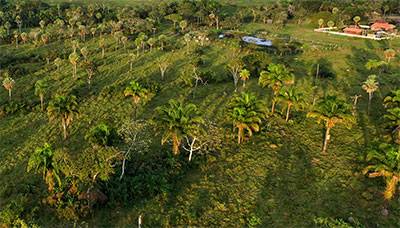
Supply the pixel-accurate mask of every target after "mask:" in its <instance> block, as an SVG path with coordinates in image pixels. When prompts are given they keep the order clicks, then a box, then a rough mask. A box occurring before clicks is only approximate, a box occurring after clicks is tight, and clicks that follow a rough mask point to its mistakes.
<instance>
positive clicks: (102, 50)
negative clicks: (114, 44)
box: [101, 48, 105, 59]
mask: <svg viewBox="0 0 400 228" xmlns="http://www.w3.org/2000/svg"><path fill="white" fill-rule="evenodd" d="M104 54H105V50H104V48H102V49H101V58H102V59H104Z"/></svg>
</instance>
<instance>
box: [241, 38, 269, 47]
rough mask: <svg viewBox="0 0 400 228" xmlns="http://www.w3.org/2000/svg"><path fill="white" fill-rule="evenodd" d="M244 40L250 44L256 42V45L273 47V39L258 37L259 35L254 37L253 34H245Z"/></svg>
mask: <svg viewBox="0 0 400 228" xmlns="http://www.w3.org/2000/svg"><path fill="white" fill-rule="evenodd" d="M242 40H243V41H244V42H246V43H249V44H255V45H258V46H264V47H272V41H271V40H266V39H261V38H257V37H253V36H244V37H242Z"/></svg>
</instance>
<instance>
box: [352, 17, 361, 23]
mask: <svg viewBox="0 0 400 228" xmlns="http://www.w3.org/2000/svg"><path fill="white" fill-rule="evenodd" d="M353 21H354V23H355V25H358V23H359V22H360V21H361V17H360V16H355V17H353Z"/></svg>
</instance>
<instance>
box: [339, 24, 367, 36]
mask: <svg viewBox="0 0 400 228" xmlns="http://www.w3.org/2000/svg"><path fill="white" fill-rule="evenodd" d="M343 32H345V33H348V34H354V35H362V33H363V29H361V28H359V27H358V26H350V27H347V28H345V29H343Z"/></svg>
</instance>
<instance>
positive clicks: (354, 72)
mask: <svg viewBox="0 0 400 228" xmlns="http://www.w3.org/2000/svg"><path fill="white" fill-rule="evenodd" d="M51 2H57V1H51ZM85 2H89V1H85ZM110 2H111V1H110ZM142 2H143V1H134V0H121V1H118V4H138V3H142ZM240 2H241V3H243V4H247V3H252V4H255V3H256V1H240ZM257 2H262V1H257ZM241 29H242V30H244V31H248V32H249V33H252V32H255V31H257V30H260V29H262V30H269V31H272V34H275V35H276V34H290V35H291V36H292V38H294V39H296V40H298V41H299V42H301V43H302V44H303V53H301V54H299V55H297V56H295V57H294V58H293V59H290V60H285V59H284V58H283V57H279V56H274V55H272V54H271V56H269V57H270V58H271V59H272V60H273V61H274V62H281V61H291V62H290V64H289V65H290V66H291V68H292V69H293V71H294V72H295V75H296V83H298V85H299V86H301V88H302V90H303V91H302V92H303V93H304V94H306V95H307V97H306V98H307V100H308V101H311V96H312V80H311V77H310V76H309V75H308V72H309V69H308V68H307V67H306V65H307V64H309V63H312V62H314V61H315V60H316V59H319V58H326V59H328V61H329V62H330V63H331V64H332V67H333V69H334V70H335V71H336V74H337V78H336V79H335V80H332V81H328V82H327V83H326V87H324V91H323V93H324V94H338V95H339V96H341V97H342V98H344V99H346V100H348V101H349V102H350V98H349V97H350V96H352V95H355V94H363V97H364V98H363V99H362V100H361V103H360V106H359V111H360V112H359V116H358V119H357V124H356V125H355V126H353V127H352V128H351V129H350V130H348V129H346V128H344V127H342V126H338V127H335V128H334V129H333V133H332V134H333V135H332V137H333V138H332V142H331V144H330V149H329V153H328V154H326V155H322V154H321V153H320V148H321V144H322V140H323V138H322V137H323V131H322V126H321V125H318V124H316V123H315V122H314V121H313V120H311V119H308V118H306V116H305V112H294V113H293V120H292V121H290V122H289V123H285V122H284V120H282V119H281V118H280V117H274V118H271V119H269V120H268V122H267V123H266V124H265V126H264V129H265V130H264V131H262V132H260V133H259V134H257V135H256V136H255V137H254V138H252V139H251V140H250V141H248V142H247V143H245V144H243V145H240V146H238V145H236V144H235V139H234V135H233V133H232V130H231V128H230V126H231V125H230V123H228V122H227V121H226V120H225V109H224V108H223V107H224V105H225V104H226V103H227V102H228V101H229V99H230V98H231V96H232V94H233V90H234V86H233V83H231V82H224V83H214V84H208V85H205V86H201V87H200V88H198V89H197V91H196V96H195V98H194V99H192V89H191V88H187V87H184V86H181V84H180V83H179V82H178V76H179V75H180V70H181V69H182V68H183V67H184V66H185V65H186V64H188V62H189V60H190V59H188V58H187V55H186V53H185V51H186V50H185V49H184V48H182V49H178V50H177V51H174V52H161V51H159V50H153V51H151V52H146V53H145V54H143V55H142V56H141V57H140V58H138V59H137V60H136V61H135V63H134V70H133V71H132V72H129V62H128V53H127V51H126V50H123V49H122V48H119V49H116V48H115V44H114V41H113V39H112V37H108V38H107V43H108V46H107V52H106V58H105V59H101V57H100V51H99V49H98V47H97V42H98V40H97V39H92V40H89V41H88V42H87V43H85V46H87V47H88V48H89V50H90V52H91V57H90V58H91V59H93V60H94V61H96V62H99V63H101V67H100V68H99V71H100V74H99V75H98V76H96V78H95V79H94V81H93V87H92V89H91V91H89V90H88V89H87V86H86V84H85V81H84V78H85V72H84V71H83V70H79V72H78V77H79V78H78V79H74V80H71V77H72V76H71V75H72V67H71V65H70V64H68V62H67V60H65V62H64V64H63V66H62V67H61V69H60V71H58V72H57V71H56V70H55V68H54V67H53V66H48V65H46V64H45V61H44V60H43V59H41V58H39V57H35V56H29V53H32V52H33V50H34V51H35V53H37V54H38V55H40V54H41V53H46V52H47V51H49V50H57V51H58V52H59V53H63V56H62V57H63V58H64V59H66V58H67V57H68V54H69V53H70V51H71V50H70V47H69V46H68V42H58V41H57V42H54V43H51V44H49V45H46V46H41V47H39V48H35V47H33V46H32V45H30V44H28V45H23V46H22V47H20V48H18V49H17V48H15V47H13V46H11V45H7V46H4V45H3V46H0V48H1V49H2V50H6V52H5V53H6V55H8V56H15V58H16V61H15V62H16V64H17V66H18V67H21V68H23V69H24V73H23V74H21V75H19V76H18V78H15V79H16V82H17V83H16V86H15V90H14V94H13V100H17V101H19V100H27V101H29V102H30V103H33V104H34V105H35V106H36V108H35V110H33V111H32V112H30V111H25V112H19V113H17V114H16V115H10V116H6V117H4V118H0V138H1V142H0V176H1V177H2V178H0V198H1V199H10V198H18V197H31V198H35V199H36V198H37V196H35V193H37V192H39V189H38V188H39V187H37V186H39V185H38V184H37V183H41V177H39V176H37V177H34V178H33V177H32V175H31V174H27V173H26V163H27V159H28V158H29V156H30V155H31V154H32V152H33V151H34V148H35V147H36V146H41V145H43V144H44V143H45V142H50V143H52V144H56V145H60V144H61V143H60V142H61V138H60V134H58V130H59V126H58V125H57V124H54V123H49V121H48V118H47V115H46V114H45V113H42V112H41V111H40V110H39V100H38V98H37V97H36V96H34V93H33V83H32V82H34V81H37V80H38V79H48V80H49V81H50V82H51V89H50V91H51V94H49V95H47V96H46V102H47V101H48V99H49V98H50V97H52V96H53V95H55V94H60V93H65V92H73V93H75V94H79V102H80V115H79V117H78V118H77V119H76V120H74V121H75V123H76V124H74V125H73V128H72V135H73V137H71V138H70V139H69V140H67V141H66V142H65V144H63V146H65V147H67V148H69V149H70V151H68V153H70V155H71V156H75V155H76V153H77V152H78V151H80V150H81V149H82V148H84V147H86V146H88V145H87V144H86V143H83V142H82V140H83V138H84V135H85V133H86V130H87V129H88V128H90V127H91V126H93V125H95V124H97V123H99V122H103V121H107V122H108V123H111V124H113V125H115V126H119V125H120V124H122V123H123V122H124V121H126V120H127V119H129V118H130V117H131V115H132V108H131V102H130V101H129V100H128V99H124V97H123V89H124V88H125V86H126V85H127V84H128V83H129V81H130V80H132V79H142V80H146V79H153V80H158V77H159V72H158V69H157V68H156V67H155V65H156V63H155V60H156V57H158V56H162V55H170V56H172V57H173V59H174V61H175V62H174V64H173V67H172V68H171V69H170V70H168V72H167V79H166V81H165V82H163V83H162V85H161V91H160V93H159V94H158V95H157V96H156V97H154V98H153V99H152V100H151V101H150V102H149V103H148V104H146V106H145V107H143V108H142V110H141V111H140V113H139V116H140V118H151V117H152V115H153V113H154V108H156V107H157V106H160V105H162V104H165V103H167V101H168V100H169V99H170V98H184V99H186V100H190V101H191V102H194V103H195V104H196V105H198V107H200V110H202V111H203V113H204V117H205V118H206V119H211V120H213V121H214V122H217V123H219V124H221V125H224V126H227V127H226V132H225V135H226V138H227V140H226V142H224V149H223V150H221V152H220V153H219V154H216V155H209V156H206V158H204V159H206V162H196V159H197V158H196V157H195V162H194V163H193V164H192V165H189V168H190V169H189V168H188V169H187V170H185V169H184V168H182V169H183V170H182V173H183V174H182V175H179V176H177V177H174V178H173V181H171V189H173V191H170V192H168V191H165V193H163V194H158V195H156V196H154V197H152V198H146V199H142V200H138V201H137V202H127V206H122V205H116V206H114V207H106V208H102V209H99V210H98V211H97V212H96V214H94V215H93V216H91V217H90V218H88V219H87V220H85V221H84V222H81V223H80V224H78V225H82V226H83V225H85V224H86V225H89V226H91V227H111V226H117V227H132V226H134V225H135V224H136V223H137V218H138V216H139V215H143V219H144V224H145V227H181V226H194V227H196V226H198V227H217V226H218V227H242V226H250V227H251V226H253V225H254V226H256V225H259V226H260V227H312V226H314V219H315V218H317V217H322V218H341V219H345V220H348V219H349V217H351V218H353V219H354V220H356V221H359V222H360V223H361V224H364V225H365V226H366V227H378V226H379V227H388V226H392V225H393V224H397V225H394V226H399V225H400V223H399V220H398V218H399V216H400V211H398V210H396V209H395V208H399V202H398V201H397V200H393V201H392V202H390V203H388V206H389V209H390V213H389V215H388V216H387V217H383V216H382V215H381V210H382V205H383V199H382V197H381V191H382V189H383V183H382V181H380V180H379V179H377V180H372V181H371V180H367V178H365V177H364V176H363V175H362V174H361V173H360V167H362V166H360V160H359V158H360V156H361V155H362V152H363V149H364V146H365V144H366V143H367V142H370V141H371V140H373V139H379V138H381V137H382V131H383V130H382V128H381V123H382V113H383V108H382V104H381V102H380V101H381V100H382V98H383V97H384V96H385V95H386V94H387V93H388V92H389V91H390V90H392V89H395V88H397V87H398V85H399V84H400V77H399V76H400V75H399V71H398V69H399V66H398V64H397V63H398V62H395V64H394V66H393V68H394V69H395V70H394V71H393V74H385V73H383V74H382V75H379V81H380V89H379V91H378V92H377V94H376V96H375V98H374V100H373V104H372V105H373V107H374V109H373V110H372V112H371V115H370V116H368V115H367V114H366V107H367V101H366V99H365V97H366V94H365V93H363V91H362V89H361V86H360V85H361V83H362V81H364V80H365V79H366V77H367V76H368V75H369V72H368V71H367V70H366V69H365V68H364V64H365V61H366V60H367V59H368V57H377V58H378V57H380V58H382V56H383V50H384V48H386V47H392V48H395V49H399V48H400V42H399V41H398V40H394V41H389V42H377V41H367V40H362V39H351V38H344V37H336V36H332V35H327V34H321V33H315V32H313V31H312V28H311V26H304V27H303V26H299V25H292V24H290V25H288V26H287V27H286V28H284V29H282V30H278V31H276V30H273V28H270V27H268V26H266V25H263V24H248V25H246V26H245V27H243V28H241ZM224 42H225V41H224V40H222V41H213V42H212V43H211V45H210V46H209V47H207V49H206V52H205V53H204V55H203V56H202V57H203V58H204V59H205V62H206V65H205V66H204V68H207V69H209V70H211V71H213V72H215V73H216V74H226V70H225V65H226V62H227V59H228V56H227V53H226V44H225V43H224ZM326 44H334V45H337V46H338V47H337V49H335V50H329V51H328V50H322V48H321V47H322V46H323V45H326ZM27 56H28V57H27ZM26 58H28V59H29V61H22V60H24V59H26ZM396 61H398V58H397V60H396ZM396 70H397V71H396ZM257 80H258V78H257V77H256V76H252V78H251V80H250V82H249V83H248V87H247V88H246V90H247V91H251V92H254V93H256V94H257V95H258V96H259V97H260V98H262V99H263V100H265V101H266V102H267V101H269V100H270V94H269V92H266V90H264V89H262V88H260V87H259V86H258V84H257ZM6 99H8V94H7V92H6V91H5V90H1V91H0V101H4V100H6ZM268 104H269V103H268ZM278 109H279V110H281V109H283V107H281V106H279V107H278ZM155 139H156V140H155V141H157V143H158V140H159V136H155ZM155 146H156V147H157V149H158V150H159V151H160V152H164V153H167V152H166V151H167V146H163V147H161V146H158V144H157V145H155ZM42 187H43V186H42ZM27 189H30V190H29V191H27ZM25 192H31V194H30V195H28V196H27V195H23V196H22V194H25ZM26 204H27V205H32V206H37V205H35V204H34V203H33V200H32V202H27V203H26ZM0 205H1V203H0ZM221 218H223V219H221ZM40 222H41V223H42V224H43V225H44V226H48V227H50V226H55V225H56V223H57V222H58V220H56V219H55V218H52V217H50V216H46V215H45V214H43V217H41V218H40ZM57 225H58V226H63V225H61V224H57Z"/></svg>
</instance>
